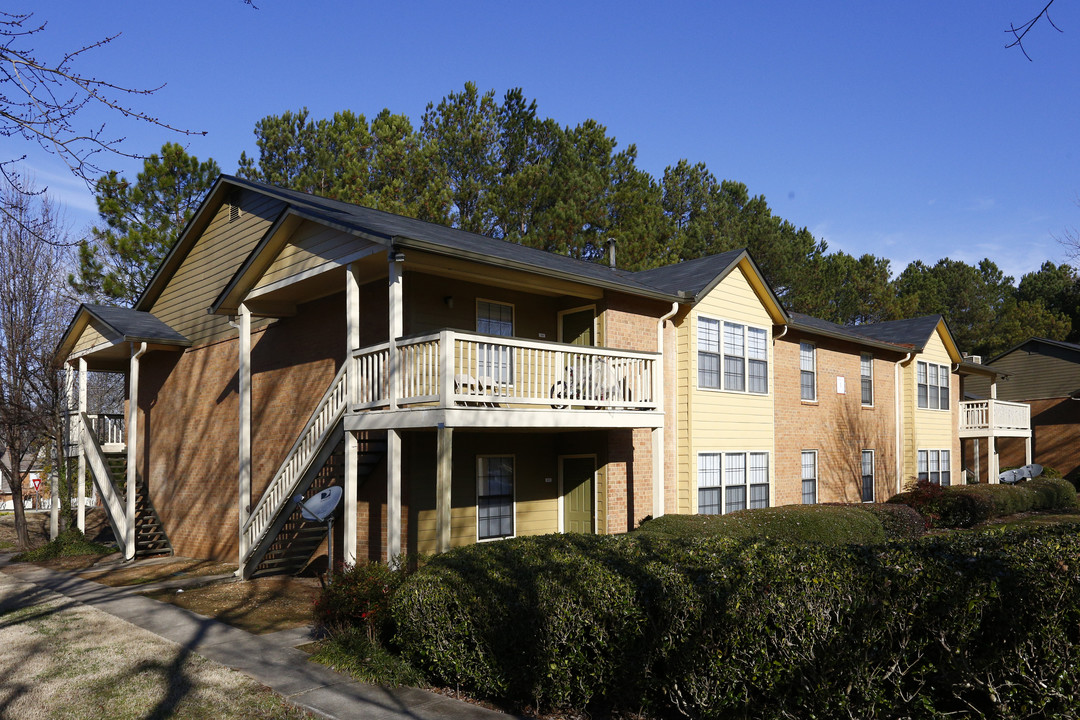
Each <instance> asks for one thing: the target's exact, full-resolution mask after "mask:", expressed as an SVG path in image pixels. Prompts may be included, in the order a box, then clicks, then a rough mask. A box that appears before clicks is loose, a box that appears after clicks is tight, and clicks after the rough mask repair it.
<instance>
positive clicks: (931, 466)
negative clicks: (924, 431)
mask: <svg viewBox="0 0 1080 720" xmlns="http://www.w3.org/2000/svg"><path fill="white" fill-rule="evenodd" d="M950 458H951V455H950V452H949V451H948V450H920V451H919V479H920V480H929V481H930V482H932V483H934V484H935V485H941V486H942V487H948V486H949V485H952V464H951V462H950Z"/></svg>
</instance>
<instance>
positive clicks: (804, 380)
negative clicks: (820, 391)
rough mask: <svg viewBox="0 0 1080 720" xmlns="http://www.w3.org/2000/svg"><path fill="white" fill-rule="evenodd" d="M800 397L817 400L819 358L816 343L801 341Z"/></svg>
mask: <svg viewBox="0 0 1080 720" xmlns="http://www.w3.org/2000/svg"><path fill="white" fill-rule="evenodd" d="M799 397H800V398H802V399H803V400H817V358H816V357H815V349H814V343H809V342H801V343H799Z"/></svg>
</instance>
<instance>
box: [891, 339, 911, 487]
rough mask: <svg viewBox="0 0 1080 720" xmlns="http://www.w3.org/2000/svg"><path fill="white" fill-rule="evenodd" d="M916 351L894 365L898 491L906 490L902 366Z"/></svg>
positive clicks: (909, 360)
mask: <svg viewBox="0 0 1080 720" xmlns="http://www.w3.org/2000/svg"><path fill="white" fill-rule="evenodd" d="M914 354H915V353H911V352H909V353H908V354H907V355H906V356H904V359H903V360H899V361H897V363H896V365H895V366H894V367H893V388H894V391H893V394H894V396H895V401H894V404H895V405H896V492H898V493H901V492H903V491H904V476H903V472H904V449H903V443H904V413H903V403H904V398H903V394H902V393H901V392H900V366H901V365H903V364H904V363H907V362H911V358H912V356H913V355H914Z"/></svg>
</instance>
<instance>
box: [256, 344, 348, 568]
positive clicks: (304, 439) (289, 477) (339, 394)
mask: <svg viewBox="0 0 1080 720" xmlns="http://www.w3.org/2000/svg"><path fill="white" fill-rule="evenodd" d="M348 367H349V364H348V363H345V364H344V365H342V366H341V369H340V370H339V371H338V374H337V376H336V377H335V378H334V380H333V382H331V383H330V387H329V388H327V390H326V393H325V394H324V395H323V396H322V399H321V400H320V401H319V404H318V405H317V406H315V411H314V412H312V413H311V417H310V418H309V419H308V421H307V425H305V426H304V429H303V431H302V432H301V433H300V436H299V437H298V438H297V439H296V442H295V443H294V444H293V446H292V449H291V450H290V451H289V454H288V455H287V456H286V457H285V461H284V462H282V463H281V466H280V467H279V468H278V470H277V472H276V473H275V474H274V478H273V479H272V480H271V481H270V484H269V485H267V486H266V490H265V491H264V492H263V494H262V497H260V498H259V502H258V504H257V505H256V506H255V509H254V510H252V511H251V515H249V516H248V519H247V522H246V523H244V529H243V535H242V539H243V542H244V548H243V554H244V559H245V561H246V560H247V559H248V557H249V556H250V555H251V553H252V552H253V551H254V550H255V549H256V548H257V547H258V544H259V541H260V540H261V539H262V536H263V534H264V533H265V532H266V530H267V528H269V527H270V526H271V525H272V524H273V522H274V519H275V518H276V517H277V514H278V513H279V512H280V511H281V510H282V508H284V506H285V504H286V503H288V502H289V501H290V500H291V499H292V495H293V491H294V489H295V488H296V485H297V483H299V482H300V480H301V479H302V478H303V477H304V474H305V473H306V472H307V470H308V466H309V465H310V464H311V462H312V460H313V459H314V458H315V456H316V455H317V454H318V452H319V450H320V449H321V448H322V445H323V442H324V441H325V438H326V437H327V436H328V435H329V434H330V432H331V431H332V430H333V429H334V426H335V425H336V424H337V422H338V420H340V419H341V416H342V414H343V413H344V412H345V405H346V403H347V400H348V394H349V393H348Z"/></svg>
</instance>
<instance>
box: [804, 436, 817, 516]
mask: <svg viewBox="0 0 1080 720" xmlns="http://www.w3.org/2000/svg"><path fill="white" fill-rule="evenodd" d="M802 501H803V505H814V504H815V503H817V450H803V451H802Z"/></svg>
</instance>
